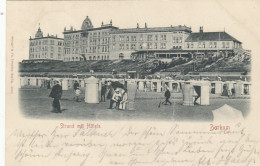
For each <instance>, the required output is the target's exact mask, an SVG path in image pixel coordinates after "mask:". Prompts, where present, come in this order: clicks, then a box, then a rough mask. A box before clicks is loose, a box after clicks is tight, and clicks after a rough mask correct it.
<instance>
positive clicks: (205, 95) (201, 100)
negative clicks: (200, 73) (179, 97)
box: [192, 81, 210, 105]
mask: <svg viewBox="0 0 260 166" xmlns="http://www.w3.org/2000/svg"><path fill="white" fill-rule="evenodd" d="M192 84H193V87H194V90H195V92H196V93H197V94H198V96H197V97H196V101H195V102H196V103H198V104H199V105H209V85H210V83H209V82H207V81H198V82H193V83H192Z"/></svg>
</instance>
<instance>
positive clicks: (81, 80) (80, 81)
mask: <svg viewBox="0 0 260 166" xmlns="http://www.w3.org/2000/svg"><path fill="white" fill-rule="evenodd" d="M79 86H80V87H81V88H84V87H85V82H84V79H80V80H79Z"/></svg>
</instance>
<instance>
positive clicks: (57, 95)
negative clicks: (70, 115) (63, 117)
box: [49, 81, 62, 113]
mask: <svg viewBox="0 0 260 166" xmlns="http://www.w3.org/2000/svg"><path fill="white" fill-rule="evenodd" d="M54 84H55V85H54V86H53V87H52V90H51V93H50V95H49V97H51V98H53V103H52V106H53V111H54V112H55V113H61V110H60V99H61V96H62V87H61V86H60V84H59V81H54Z"/></svg>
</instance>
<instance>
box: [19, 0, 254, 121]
mask: <svg viewBox="0 0 260 166" xmlns="http://www.w3.org/2000/svg"><path fill="white" fill-rule="evenodd" d="M85 7H88V6H87V5H86V6H84V5H82V6H78V7H75V8H74V9H70V11H69V13H71V12H73V14H72V15H70V19H71V20H73V21H69V20H70V19H68V20H67V19H66V20H65V19H64V14H63V13H62V12H66V10H65V9H62V10H61V11H59V12H60V13H62V14H57V13H56V12H55V13H54V12H52V13H48V14H47V11H49V10H51V9H45V10H46V11H45V10H44V11H42V12H43V16H42V18H38V19H37V21H38V22H37V21H36V19H34V23H32V24H31V27H30V29H28V32H27V33H26V34H28V35H24V33H22V34H23V35H21V37H22V39H21V40H22V42H23V43H26V44H24V46H25V48H26V49H25V50H24V52H23V53H24V55H23V56H22V57H23V59H21V60H20V61H19V77H20V84H19V101H20V107H21V111H22V112H23V114H24V115H25V116H26V117H30V118H66V119H67V118H68V119H70V118H72V119H104V120H105V119H108V120H109V119H113V120H122V119H123V120H138V119H140V120H142V119H150V120H151V119H153V120H173V119H174V120H176V121H214V120H223V119H227V120H228V119H230V120H231V119H244V118H246V117H247V115H248V114H249V112H250V93H251V57H252V53H251V48H250V44H249V43H248V42H247V40H246V39H244V40H243V36H242V35H241V32H242V31H241V29H240V28H238V27H237V26H236V25H235V24H234V25H233V24H230V23H229V22H228V21H225V22H224V21H223V22H221V23H220V25H218V21H216V22H215V20H219V19H222V16H215V13H214V17H213V18H212V20H209V21H205V20H202V19H197V20H196V21H194V20H190V17H188V16H189V14H187V13H182V14H180V13H179V14H178V15H175V14H171V12H170V11H169V12H168V13H165V14H167V15H163V16H158V15H160V13H159V12H158V13H153V12H152V13H151V15H150V16H149V17H148V16H147V15H146V13H141V14H140V15H135V16H133V17H132V16H126V17H124V15H126V13H127V11H126V10H125V11H121V10H119V11H118V12H117V13H116V14H115V13H110V12H111V9H110V8H105V9H103V11H102V12H100V11H91V12H88V10H86V11H85V12H77V10H81V9H83V8H85ZM112 7H113V6H112ZM151 7H152V8H153V7H154V6H151ZM135 8H136V9H137V10H139V11H140V10H142V6H135ZM151 10H152V9H151ZM157 10H158V9H157ZM171 10H173V9H171ZM74 12H75V13H74ZM147 12H151V11H150V10H147ZM45 13H46V15H45ZM69 13H66V14H69ZM149 14H150V13H149ZM210 14H213V13H209V15H208V16H207V17H209V16H210ZM97 15H98V17H97ZM115 15H120V18H118V16H115ZM153 15H156V16H157V17H153ZM179 15H183V18H181V17H178V16H179ZM161 18H163V19H164V20H163V21H162V20H161ZM202 18H203V17H202ZM50 19H51V20H50ZM115 19H116V20H115ZM125 19H127V22H126V21H125ZM63 20H64V21H63ZM55 22H62V23H58V24H55ZM212 22H215V24H213V25H212ZM198 25H199V26H198ZM57 34H59V35H57ZM55 113H60V114H58V115H57V114H55Z"/></svg>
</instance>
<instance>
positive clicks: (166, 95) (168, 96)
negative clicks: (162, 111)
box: [162, 88, 172, 105]
mask: <svg viewBox="0 0 260 166" xmlns="http://www.w3.org/2000/svg"><path fill="white" fill-rule="evenodd" d="M164 96H165V101H164V102H162V103H163V104H164V105H167V103H170V105H172V103H171V102H170V100H169V99H170V97H171V92H170V91H169V89H168V88H166V91H165V93H164Z"/></svg>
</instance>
